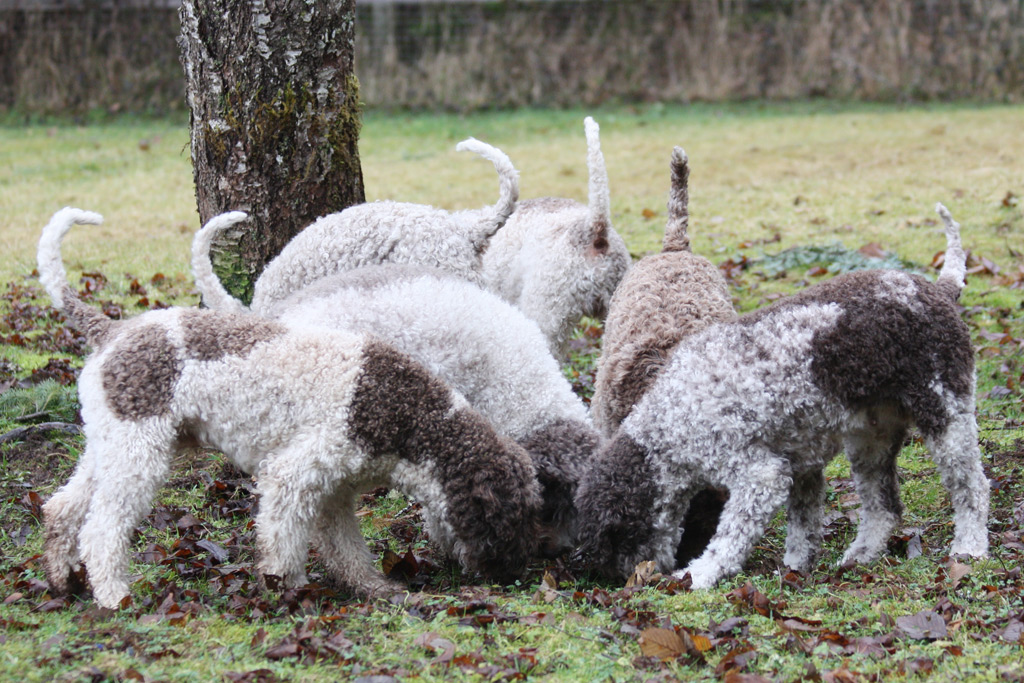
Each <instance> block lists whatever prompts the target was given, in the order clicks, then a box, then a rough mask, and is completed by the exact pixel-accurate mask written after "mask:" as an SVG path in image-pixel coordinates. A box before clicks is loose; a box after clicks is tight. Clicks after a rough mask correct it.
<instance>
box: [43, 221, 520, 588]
mask: <svg viewBox="0 0 1024 683" xmlns="http://www.w3.org/2000/svg"><path fill="white" fill-rule="evenodd" d="M100 220H101V218H100V216H99V215H97V214H94V213H90V212H84V211H79V210H77V209H70V208H68V209H63V210H61V211H59V212H57V213H56V214H55V215H54V217H53V218H52V219H51V221H50V223H49V224H48V225H47V226H46V228H45V229H44V230H43V235H42V238H41V240H40V243H39V252H38V257H39V272H40V279H41V281H42V282H43V284H44V285H45V287H46V290H47V292H48V293H49V295H50V297H51V298H52V299H53V303H54V305H55V306H56V307H57V308H58V309H60V310H62V311H64V312H65V313H66V314H67V316H68V318H69V319H70V321H71V322H72V324H74V325H75V326H76V327H77V328H79V329H80V330H82V331H83V332H84V333H85V334H86V337H87V339H88V341H89V343H90V344H91V345H92V346H93V348H94V352H93V353H92V355H91V356H90V357H89V359H88V361H87V362H86V365H85V367H84V368H83V369H82V372H81V375H80V378H79V395H80V398H81V404H82V417H83V420H84V423H85V426H84V431H85V435H86V447H85V452H84V453H83V454H82V457H81V459H80V461H79V463H78V466H77V468H76V469H75V473H74V475H73V476H72V477H71V480H70V481H69V482H68V483H67V484H66V485H65V486H63V487H62V488H61V489H60V490H59V491H57V493H55V494H54V496H53V497H52V498H51V499H50V500H49V501H48V502H47V503H46V505H45V506H44V517H45V524H46V546H45V555H44V557H45V559H44V564H45V569H46V573H47V577H48V578H49V581H50V584H51V586H52V587H53V588H54V589H55V590H58V591H61V590H65V589H67V588H68V584H69V579H70V577H71V576H72V574H73V571H74V568H75V566H76V565H77V564H78V562H79V561H84V563H85V566H86V569H87V574H88V578H89V581H90V583H91V585H92V588H93V594H94V596H95V598H96V600H97V602H98V603H99V604H100V605H102V606H104V607H110V608H115V607H117V606H118V605H119V603H120V601H121V600H122V599H123V598H124V597H126V596H127V595H128V594H129V584H128V579H127V576H126V571H125V570H126V566H127V558H128V546H129V543H130V540H131V534H132V529H133V528H134V527H135V525H136V524H138V522H139V520H140V519H141V518H142V516H143V515H144V514H145V512H146V511H147V510H148V509H149V507H150V505H151V502H152V498H153V496H154V494H155V492H156V489H157V488H158V487H159V486H160V485H161V484H162V483H163V482H164V480H165V479H166V478H167V476H168V470H169V467H170V464H171V460H172V458H173V456H174V454H175V452H176V450H177V448H178V446H179V444H180V443H181V441H182V439H183V437H194V438H195V439H198V440H199V441H200V442H201V443H204V444H208V445H210V446H212V447H215V448H217V449H219V450H221V451H223V452H224V453H225V454H226V455H227V456H228V457H229V458H230V459H231V461H232V462H233V463H234V464H235V465H237V466H238V467H239V468H241V469H242V470H244V471H246V472H249V473H252V474H254V475H256V477H257V480H258V490H259V493H260V496H261V498H260V512H259V514H258V516H257V520H256V530H257V545H258V550H259V553H260V560H259V569H260V571H261V573H263V574H271V575H276V576H279V577H281V578H282V579H283V580H284V583H285V585H286V586H294V585H301V584H303V583H304V582H305V569H304V568H305V561H306V557H307V547H308V544H309V542H310V541H311V540H312V541H314V542H315V543H316V544H317V545H318V546H319V549H320V554H321V557H322V558H323V559H324V561H325V563H326V565H327V567H328V569H329V570H330V572H331V573H332V575H333V576H334V577H335V578H337V579H338V580H339V581H340V582H342V583H344V584H346V585H347V586H349V587H351V588H352V589H354V590H356V591H357V592H359V593H362V594H379V593H384V592H389V591H392V590H394V589H396V586H395V585H394V584H393V583H392V582H391V581H389V580H388V579H386V578H385V577H384V576H383V575H381V574H380V573H379V572H378V571H377V570H376V569H374V566H373V562H372V558H371V556H370V553H369V552H368V550H367V547H366V543H365V540H364V539H363V537H362V535H361V534H360V532H359V524H358V520H357V518H356V516H355V514H354V512H355V504H356V502H357V500H358V495H359V493H360V492H362V491H364V490H366V489H368V488H372V487H375V486H380V485H386V486H393V487H395V488H397V489H398V490H400V491H403V492H405V493H407V494H409V495H411V496H414V497H415V498H416V499H417V500H418V501H420V502H421V503H422V504H423V507H424V515H425V517H426V522H427V528H428V532H429V533H430V534H431V536H432V538H433V539H435V540H437V541H438V542H439V545H441V546H442V547H443V548H448V549H450V551H451V553H452V555H453V556H454V557H455V558H456V559H457V560H459V561H460V562H461V563H462V564H463V566H465V567H467V568H469V569H471V570H479V571H481V572H483V573H485V574H487V575H488V576H491V577H494V578H499V579H505V578H510V577H513V576H515V575H516V574H517V573H518V572H520V571H521V570H522V569H523V568H524V567H525V563H526V562H527V560H528V558H529V557H530V556H531V555H532V554H533V553H534V552H535V546H536V520H537V513H538V511H539V508H540V496H539V493H538V486H537V481H536V474H535V472H534V470H533V466H532V464H531V462H530V458H529V456H528V455H527V454H526V452H525V451H524V450H523V449H522V448H521V447H519V446H518V445H516V444H515V443H513V442H512V441H510V440H508V439H505V438H503V437H500V436H498V435H497V434H495V432H494V430H493V429H492V428H491V426H490V425H489V424H488V423H487V422H486V421H485V420H484V419H483V418H481V417H480V416H479V414H477V413H476V412H475V411H474V410H472V409H471V408H470V407H469V406H468V405H467V404H466V401H465V399H463V398H462V397H461V396H460V395H459V394H457V393H456V392H454V391H452V390H451V389H450V388H449V387H448V386H447V385H445V384H444V383H443V382H441V381H440V380H438V379H436V378H435V377H434V376H433V375H431V374H430V373H429V372H428V371H427V370H425V369H424V368H423V367H422V366H421V365H419V364H418V363H416V362H414V361H413V360H412V359H410V358H409V357H408V356H407V355H405V354H403V353H400V352H398V351H397V350H395V349H394V348H393V347H391V346H390V345H388V344H386V343H384V342H381V341H379V340H374V339H372V338H370V337H368V336H366V335H361V334H349V333H343V332H331V331H328V330H323V329H311V328H305V327H290V326H286V325H284V324H281V323H278V322H272V321H267V320H264V319H261V318H258V317H256V316H250V315H245V316H240V315H233V314H225V313H218V312H211V311H201V310H196V309H188V308H172V309H166V310H161V311H151V312H147V313H144V314H142V315H139V316H137V317H135V318H131V319H128V320H123V321H113V320H110V319H108V318H107V317H105V316H104V315H103V314H102V313H100V312H99V311H98V310H96V309H95V308H93V307H91V306H88V305H86V304H85V303H83V302H82V301H81V300H80V299H79V298H78V296H77V294H76V293H75V292H74V290H72V289H71V288H70V287H69V286H68V284H67V281H66V275H65V272H64V267H63V264H62V261H61V255H60V243H61V239H62V237H63V235H64V234H65V233H66V232H67V231H68V230H69V229H70V227H71V226H72V225H73V224H75V223H85V224H96V223H99V222H100Z"/></svg>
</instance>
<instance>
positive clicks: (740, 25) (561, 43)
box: [0, 0, 1024, 114]
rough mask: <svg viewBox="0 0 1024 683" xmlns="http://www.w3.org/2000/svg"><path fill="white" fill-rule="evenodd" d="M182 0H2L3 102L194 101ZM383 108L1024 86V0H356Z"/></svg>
mask: <svg viewBox="0 0 1024 683" xmlns="http://www.w3.org/2000/svg"><path fill="white" fill-rule="evenodd" d="M177 5H178V3H177V2H176V1H175V0H63V1H61V0H37V1H33V0H0V109H2V110H7V111H14V112H17V113H24V114H38V113H56V112H65V113H66V112H71V113H84V112H90V111H97V110H100V111H133V112H148V113H158V114H160V113H167V112H174V111H182V112H184V111H187V108H186V107H185V102H184V78H183V75H182V71H181V66H180V63H179V61H178V47H177V42H176V39H177V36H178V29H179V25H178V14H177ZM356 22H357V28H356V35H357V39H356V43H357V45H356V48H357V56H356V72H357V75H358V76H359V79H360V82H361V86H362V97H363V100H364V101H365V102H366V104H367V105H368V106H371V107H380V108H417V109H435V110H451V111H468V110H474V109H482V108H507V107H521V106H553V107H563V106H591V105H595V104H601V103H603V102H608V101H639V102H652V101H661V102H688V101H694V100H704V101H720V100H732V99H747V98H768V99H790V98H805V97H817V96H824V97H833V98H841V99H863V100H882V101H900V100H952V99H975V100H979V101H1001V102H1005V101H1020V100H1021V99H1024V1H1022V0H783V1H775V2H768V1H766V0H747V1H743V0H734V1H727V0H717V1H714V0H712V1H709V0H648V1H638V0H589V1H588V0H574V1H567V0H533V1H530V2H525V1H521V2H474V1H472V0H470V1H467V0H461V1H459V2H451V1H449V2H437V1H426V2H411V1H408V0H407V1H404V2H392V1H390V0H359V2H358V4H357V17H356Z"/></svg>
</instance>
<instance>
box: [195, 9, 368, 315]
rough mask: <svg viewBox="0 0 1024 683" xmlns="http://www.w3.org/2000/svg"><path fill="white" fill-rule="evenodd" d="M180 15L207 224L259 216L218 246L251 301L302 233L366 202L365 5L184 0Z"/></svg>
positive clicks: (224, 269)
mask: <svg viewBox="0 0 1024 683" xmlns="http://www.w3.org/2000/svg"><path fill="white" fill-rule="evenodd" d="M180 14H181V37H180V40H179V44H180V47H181V61H182V66H183V67H184V69H185V77H186V96H187V99H188V105H189V109H190V112H191V113H190V121H191V140H192V143H191V152H192V165H193V176H194V178H195V184H196V202H197V204H198V207H199V218H200V220H201V222H202V223H206V221H208V220H209V219H210V218H212V217H213V216H216V215H217V214H220V213H223V212H224V211H231V210H241V211H246V212H247V213H248V214H249V220H248V221H247V222H245V223H242V224H240V227H241V229H240V230H239V231H238V232H235V233H232V232H227V233H226V234H223V235H221V236H219V239H218V240H216V241H215V243H214V248H213V250H212V257H213V263H214V270H215V272H216V273H217V275H218V277H220V278H221V280H222V281H223V282H224V285H225V287H227V289H228V291H230V292H231V293H232V294H234V295H235V296H238V297H240V298H241V299H242V300H243V301H245V302H249V301H250V300H251V298H252V290H253V283H254V282H255V281H256V278H257V277H258V275H259V273H260V272H261V271H262V269H263V266H264V265H266V263H267V262H268V261H269V260H271V259H272V258H273V257H274V256H276V255H277V254H278V253H279V252H280V251H281V249H282V248H283V247H284V245H285V244H287V243H288V240H290V239H291V238H292V237H294V236H295V234H296V233H297V232H299V231H300V230H301V229H302V228H304V227H305V226H307V225H308V224H310V223H311V222H313V221H314V220H315V219H316V218H317V217H319V216H322V215H324V214H327V213H331V212H334V211H340V210H341V209H344V208H345V207H347V206H351V205H352V204H357V203H360V202H363V201H364V195H363V175H362V168H361V167H360V164H359V151H358V139H359V127H360V110H359V85H358V82H357V81H356V78H355V74H354V72H353V55H354V35H355V0H332V1H323V0H321V1H316V0H309V1H306V0H251V1H250V2H237V0H183V2H182V4H181V11H180Z"/></svg>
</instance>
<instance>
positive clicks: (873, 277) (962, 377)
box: [577, 205, 989, 588]
mask: <svg viewBox="0 0 1024 683" xmlns="http://www.w3.org/2000/svg"><path fill="white" fill-rule="evenodd" d="M938 211H939V214H940V215H941V216H942V218H943V220H944V221H945V225H946V237H947V250H946V259H945V264H944V265H943V268H942V271H941V273H940V275H939V278H938V280H937V281H936V282H934V283H932V282H928V281H927V280H925V279H924V278H922V277H919V276H915V275H909V274H907V273H903V272H900V271H892V270H871V271H860V272H854V273H849V274H846V275H840V276H838V277H836V278H834V279H832V280H830V281H828V282H824V283H821V284H819V285H816V286H814V287H810V288H808V289H806V290H804V291H802V292H800V293H798V294H796V295H794V296H791V297H789V298H787V299H784V300H781V301H779V302H777V303H775V304H774V305H772V306H769V307H767V308H764V309H761V310H758V311H755V312H753V313H749V314H747V315H743V316H740V317H739V318H738V319H736V320H735V321H732V322H728V321H727V322H720V323H717V324H714V325H711V326H710V327H708V328H706V329H704V330H703V331H701V332H698V333H696V334H695V335H692V336H690V337H687V338H686V339H684V340H682V341H681V342H680V343H679V344H678V346H676V348H675V350H674V351H673V352H672V356H671V358H670V360H669V362H668V364H667V365H666V367H665V368H664V369H663V370H662V371H661V373H660V374H659V375H658V377H657V379H655V381H654V383H653V384H652V385H651V387H650V389H649V390H648V391H647V392H646V393H645V394H644V396H643V398H641V399H640V401H639V402H638V403H637V405H636V406H635V407H634V408H633V410H632V412H631V413H630V414H629V416H628V417H626V419H625V420H624V421H623V422H622V425H621V426H620V428H619V429H618V431H617V432H616V434H615V436H614V437H613V439H612V440H611V441H610V443H609V444H608V445H607V446H606V447H605V448H604V449H603V450H602V451H601V452H600V453H599V455H598V458H597V461H596V463H595V464H594V466H593V467H592V469H591V470H590V471H589V472H588V474H587V475H586V476H585V478H584V479H583V481H582V482H581V484H580V487H579V492H578V495H577V509H578V514H579V516H580V537H581V539H582V545H581V547H580V549H579V557H581V558H583V559H585V560H586V561H588V563H589V564H591V565H592V566H593V567H595V568H597V569H599V570H601V571H603V572H604V573H606V574H609V575H612V576H627V575H628V574H629V573H630V572H631V571H633V569H634V567H635V566H636V564H637V563H639V562H641V561H644V560H655V561H656V562H657V564H658V566H659V567H660V568H661V570H662V571H672V570H673V569H675V561H674V555H675V551H676V547H677V544H678V542H679V538H680V535H681V533H682V528H681V527H682V523H683V519H684V516H685V515H686V512H687V508H688V506H689V504H690V501H691V498H692V497H693V495H694V494H695V493H696V492H697V491H699V490H701V489H703V488H706V487H716V488H717V487H720V488H725V489H728V491H729V493H730V496H729V500H728V502H727V503H726V504H725V509H724V511H723V513H722V517H721V520H720V522H719V524H718V529H717V531H716V533H715V535H714V537H713V538H712V539H711V542H710V544H709V545H708V547H707V548H706V549H705V551H704V552H703V554H702V555H701V556H700V557H698V558H697V559H695V560H693V561H692V562H691V563H690V564H689V565H688V566H686V567H685V568H683V569H680V570H678V571H677V575H678V576H683V575H684V574H685V573H689V574H690V576H691V578H692V580H693V586H694V587H697V588H706V587H710V586H713V585H714V584H715V583H716V582H717V581H719V580H720V579H722V578H724V577H727V576H730V575H732V574H735V573H736V572H738V571H739V570H740V569H741V568H742V566H743V562H744V561H745V560H746V558H747V556H748V554H749V553H750V551H751V549H752V548H753V546H754V543H755V542H756V541H757V539H758V538H760V536H761V535H762V534H763V533H764V530H765V528H766V527H767V525H768V523H769V522H770V521H771V517H772V515H773V514H774V513H775V511H776V510H778V509H779V508H780V507H781V506H782V505H784V504H785V505H787V513H788V527H787V536H786V553H785V557H784V561H785V563H786V564H787V565H788V566H790V567H793V568H795V569H798V570H807V569H810V568H811V567H812V566H813V561H814V559H815V557H816V554H817V552H818V550H819V547H820V544H821V538H822V507H823V502H824V492H825V477H824V467H825V464H826V463H827V462H828V461H829V460H831V459H832V458H833V457H834V456H835V455H836V454H838V453H839V451H840V450H845V452H846V455H847V457H848V458H849V460H850V464H851V470H852V473H853V478H854V481H855V484H856V487H857V492H858V493H859V494H860V498H861V521H860V525H859V527H858V530H857V536H856V538H855V539H854V541H853V543H852V545H851V546H850V547H849V548H848V549H847V551H846V553H845V555H844V556H843V561H844V562H870V561H872V560H875V559H876V558H878V557H879V556H880V555H881V554H882V552H883V551H884V550H885V546H886V542H887V540H888V538H889V535H890V533H891V532H892V530H893V528H894V527H895V525H896V524H897V523H898V521H899V519H900V515H901V513H902V505H901V503H900V497H899V484H898V480H897V474H896V458H897V455H898V454H899V452H900V449H901V446H902V444H903V441H904V439H905V437H906V436H907V433H908V430H909V429H910V428H911V427H912V426H916V427H917V429H918V430H919V431H920V432H921V434H922V435H923V437H924V440H925V443H926V445H927V446H928V449H929V451H930V452H931V455H932V457H933V459H934V461H935V463H936V465H937V467H938V470H939V473H940V475H941V478H942V482H943V484H944V485H945V487H946V489H947V490H948V491H949V495H950V498H951V502H952V507H953V520H954V536H953V543H952V547H951V550H950V551H951V553H953V554H964V555H971V556H975V557H978V556H983V555H985V554H986V553H987V551H988V535H987V530H986V522H987V517H988V508H989V484H988V480H987V479H986V477H985V474H984V471H983V469H982V466H981V453H980V450H979V448H978V440H977V424H976V422H975V417H974V393H975V377H974V352H973V349H972V346H971V339H970V335H969V333H968V330H967V326H966V325H965V324H964V322H963V321H962V320H961V319H960V315H959V311H958V310H957V307H956V300H957V298H958V297H959V294H960V291H961V289H962V288H963V278H964V274H965V266H964V264H965V260H966V257H965V254H964V252H963V249H962V248H961V246H960V235H959V225H957V224H956V222H955V221H953V219H952V217H951V216H950V215H949V212H948V211H946V209H945V207H943V206H941V205H939V206H938Z"/></svg>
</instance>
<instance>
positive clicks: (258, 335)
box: [181, 310, 287, 361]
mask: <svg viewBox="0 0 1024 683" xmlns="http://www.w3.org/2000/svg"><path fill="white" fill-rule="evenodd" d="M181 327H182V331H183V333H184V337H185V352H186V353H187V354H188V357H189V358H193V359H195V360H201V361H213V360H219V359H221V358H223V357H224V356H241V357H245V356H247V355H248V354H249V351H251V350H252V347H253V346H255V345H256V344H258V343H260V342H265V341H270V340H272V339H276V338H277V337H280V336H281V335H283V334H284V333H285V332H286V331H287V329H286V328H285V327H284V326H283V325H281V324H279V323H275V322H271V321H269V320H264V319H263V318H259V317H257V316H250V315H225V314H223V313H221V314H213V313H211V312H210V311H198V310H197V311H185V312H183V313H182V315H181Z"/></svg>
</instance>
